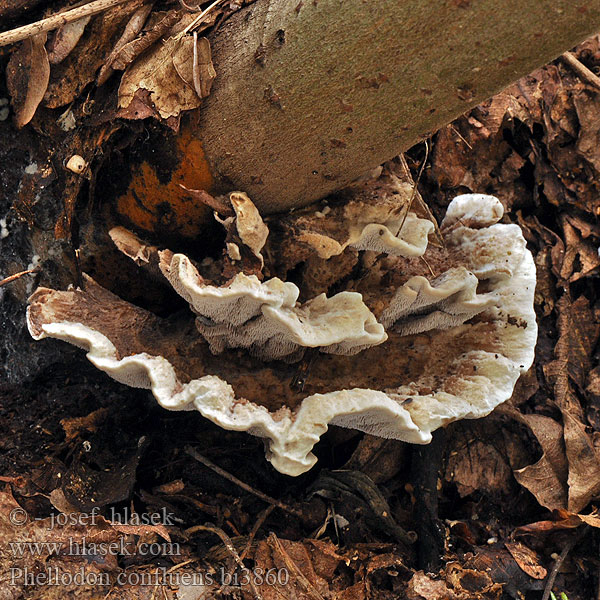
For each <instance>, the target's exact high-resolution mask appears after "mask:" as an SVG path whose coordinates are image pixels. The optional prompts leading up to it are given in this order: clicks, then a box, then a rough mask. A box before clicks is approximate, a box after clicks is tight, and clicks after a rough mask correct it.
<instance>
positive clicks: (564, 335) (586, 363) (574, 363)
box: [544, 294, 600, 419]
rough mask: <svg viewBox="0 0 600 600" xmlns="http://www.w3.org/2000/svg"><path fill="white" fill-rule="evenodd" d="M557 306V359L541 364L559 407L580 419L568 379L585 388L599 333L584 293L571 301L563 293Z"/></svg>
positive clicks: (577, 401)
mask: <svg viewBox="0 0 600 600" xmlns="http://www.w3.org/2000/svg"><path fill="white" fill-rule="evenodd" d="M557 307H558V311H559V316H558V330H559V333H560V337H559V340H558V342H557V344H556V347H555V350H554V355H555V357H556V360H554V361H552V362H551V363H549V364H547V365H544V374H545V375H546V378H547V379H548V380H549V382H550V383H552V384H553V385H554V392H555V400H556V403H557V404H558V405H559V407H560V408H561V410H567V411H569V412H570V413H571V414H572V415H577V416H578V418H580V419H582V418H583V413H582V410H581V406H580V404H579V400H578V399H577V397H576V396H575V394H574V393H573V390H572V389H571V385H570V381H573V382H574V383H575V384H576V385H577V387H578V388H579V389H580V390H583V389H585V381H586V375H587V372H588V371H589V370H590V368H591V364H590V355H591V352H592V349H593V348H594V346H595V344H596V342H597V340H598V336H599V335H600V324H598V323H596V321H595V318H594V314H593V312H592V310H591V308H590V304H589V301H588V300H587V298H585V297H584V296H580V297H579V298H578V299H577V300H576V301H575V302H571V300H570V299H569V297H568V296H567V295H566V294H565V295H563V296H562V297H561V298H560V300H559V301H558V303H557Z"/></svg>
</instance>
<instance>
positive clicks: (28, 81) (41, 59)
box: [6, 33, 50, 127]
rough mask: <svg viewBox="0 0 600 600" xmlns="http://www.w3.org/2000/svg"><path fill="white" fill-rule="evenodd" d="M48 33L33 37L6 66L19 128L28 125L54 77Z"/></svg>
mask: <svg viewBox="0 0 600 600" xmlns="http://www.w3.org/2000/svg"><path fill="white" fill-rule="evenodd" d="M45 44H46V34H45V33H40V34H38V35H34V36H33V37H30V38H28V39H26V40H24V41H23V42H21V44H20V45H19V47H18V48H17V50H16V51H15V52H13V54H12V55H11V57H10V60H9V61H8V66H7V67H6V85H7V87H8V92H9V94H10V97H11V100H12V104H13V108H14V111H15V121H16V125H17V127H23V126H24V125H27V123H29V121H31V119H33V115H34V114H35V111H36V110H37V107H38V106H39V104H40V102H41V101H42V99H43V98H44V94H45V93H46V89H47V88H48V81H49V80H50V63H49V62H48V53H47V52H46V46H45Z"/></svg>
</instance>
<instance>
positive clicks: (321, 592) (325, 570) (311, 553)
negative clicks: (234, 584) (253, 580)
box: [242, 533, 341, 600]
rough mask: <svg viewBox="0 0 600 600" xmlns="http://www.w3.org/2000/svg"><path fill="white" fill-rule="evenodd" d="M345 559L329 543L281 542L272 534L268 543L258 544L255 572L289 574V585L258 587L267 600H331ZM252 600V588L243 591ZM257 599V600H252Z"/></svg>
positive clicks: (271, 583)
mask: <svg viewBox="0 0 600 600" xmlns="http://www.w3.org/2000/svg"><path fill="white" fill-rule="evenodd" d="M340 560H341V557H340V556H338V555H337V553H336V552H335V547H334V546H333V545H332V544H331V543H328V542H319V543H318V544H316V545H315V544H314V543H312V541H311V542H308V541H307V542H304V543H301V542H293V541H290V540H282V539H279V538H278V537H277V536H276V535H275V534H274V533H271V534H270V535H269V537H268V538H267V540H263V541H261V542H259V543H258V546H257V548H256V551H255V553H254V564H255V567H254V568H255V569H259V568H260V569H262V570H263V571H262V572H263V573H267V572H270V573H277V572H284V571H285V572H286V573H287V574H288V576H289V581H287V582H284V581H283V580H281V581H278V580H277V578H275V581H271V580H269V582H268V583H267V581H266V580H265V582H264V583H262V584H258V585H256V587H257V588H258V591H259V592H260V594H261V596H262V598H263V600H280V599H281V598H291V597H294V598H298V600H323V598H325V597H329V595H330V594H329V583H328V581H330V580H331V578H332V576H333V572H334V570H335V568H336V567H337V565H338V564H339V562H340ZM242 591H243V592H245V597H247V598H250V597H252V596H251V595H249V594H251V590H250V589H249V586H246V588H242ZM252 598H253V597H252Z"/></svg>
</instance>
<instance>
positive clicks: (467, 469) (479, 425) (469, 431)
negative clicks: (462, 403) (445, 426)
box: [445, 417, 529, 497]
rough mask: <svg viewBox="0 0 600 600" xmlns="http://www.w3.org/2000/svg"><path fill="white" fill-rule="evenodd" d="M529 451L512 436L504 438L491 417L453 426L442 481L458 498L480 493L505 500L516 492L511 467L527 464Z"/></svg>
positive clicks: (499, 425) (497, 424) (500, 427)
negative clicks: (454, 488) (455, 487)
mask: <svg viewBox="0 0 600 600" xmlns="http://www.w3.org/2000/svg"><path fill="white" fill-rule="evenodd" d="M527 456H529V452H525V453H524V448H523V444H522V443H521V442H520V441H519V439H518V438H517V437H516V436H513V437H510V436H509V437H506V438H505V436H504V433H503V431H502V426H501V424H499V423H497V422H495V421H494V420H493V417H492V418H489V417H488V418H487V419H485V420H482V421H478V422H473V423H471V422H466V421H465V422H461V423H457V424H456V425H455V426H454V428H453V431H452V436H451V439H450V440H449V443H448V459H447V464H446V469H445V478H446V481H449V482H452V483H454V484H456V486H457V491H458V493H459V494H460V495H461V496H463V497H464V496H468V495H469V494H472V493H474V492H477V491H478V492H483V493H486V494H490V495H492V496H494V497H502V496H504V497H508V496H510V495H513V494H514V492H515V489H516V487H517V486H516V484H515V483H514V478H513V471H512V468H511V465H515V466H518V467H520V466H521V465H523V464H526V463H527V462H528V459H527Z"/></svg>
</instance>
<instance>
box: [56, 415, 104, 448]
mask: <svg viewBox="0 0 600 600" xmlns="http://www.w3.org/2000/svg"><path fill="white" fill-rule="evenodd" d="M109 414H110V410H109V409H108V408H99V409H97V410H95V411H93V412H91V413H90V414H89V415H86V416H85V417H72V418H70V419H62V420H61V422H60V424H61V426H62V428H63V429H64V430H65V441H67V442H70V441H71V440H73V439H75V438H76V437H78V436H79V435H81V434H82V433H83V432H92V433H95V432H96V431H97V430H98V427H99V426H100V425H101V424H102V423H103V422H104V421H105V419H106V417H107V416H108V415H109Z"/></svg>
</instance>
